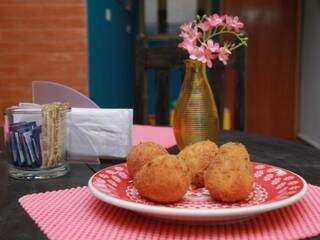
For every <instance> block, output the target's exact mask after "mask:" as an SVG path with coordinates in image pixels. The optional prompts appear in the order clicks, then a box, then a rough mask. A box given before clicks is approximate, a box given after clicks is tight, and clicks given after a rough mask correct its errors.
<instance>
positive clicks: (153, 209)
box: [88, 162, 308, 217]
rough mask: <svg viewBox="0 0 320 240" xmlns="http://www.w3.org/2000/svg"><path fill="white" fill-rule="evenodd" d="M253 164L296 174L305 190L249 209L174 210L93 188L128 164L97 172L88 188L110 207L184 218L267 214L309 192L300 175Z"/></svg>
mask: <svg viewBox="0 0 320 240" xmlns="http://www.w3.org/2000/svg"><path fill="white" fill-rule="evenodd" d="M252 163H257V164H263V165H268V166H272V167H275V168H278V169H280V170H285V171H287V172H290V173H291V174H294V175H295V176H297V177H298V178H299V179H300V180H301V181H302V183H303V188H302V189H301V190H300V192H298V193H296V194H295V195H293V196H290V197H289V198H286V199H281V200H277V201H275V202H271V203H263V204H260V205H253V206H248V207H237V208H221V209H208V208H206V209H199V208H172V207H166V206H158V205H147V204H143V203H137V202H131V201H128V200H124V199H119V198H116V197H113V196H110V195H108V194H106V193H102V192H100V191H99V190H97V189H96V188H95V187H94V186H93V184H92V179H93V177H94V176H96V175H97V174H98V173H99V172H101V171H104V170H105V169H106V168H109V167H115V166H119V165H124V164H126V163H120V164H116V165H112V166H109V167H106V168H103V169H101V170H99V171H98V172H96V173H95V174H93V175H92V176H91V177H90V179H89V181H88V188H89V191H90V192H91V193H92V194H93V195H94V196H95V197H96V198H98V199H100V200H101V201H103V202H106V203H108V204H110V205H113V206H117V207H120V208H124V209H128V210H131V211H135V212H140V213H141V212H142V213H147V214H152V215H155V214H157V215H166V216H184V217H224V216H241V215H253V214H258V213H262V212H267V211H271V210H275V209H279V208H282V207H286V206H289V205H291V204H293V203H295V202H296V201H298V200H300V199H301V198H302V197H303V196H304V195H305V193H306V192H307V190H308V184H307V182H306V181H305V180H304V178H302V177H301V176H300V175H298V174H296V173H294V172H292V171H290V170H287V169H284V168H280V167H277V166H273V165H270V164H266V163H258V162H252Z"/></svg>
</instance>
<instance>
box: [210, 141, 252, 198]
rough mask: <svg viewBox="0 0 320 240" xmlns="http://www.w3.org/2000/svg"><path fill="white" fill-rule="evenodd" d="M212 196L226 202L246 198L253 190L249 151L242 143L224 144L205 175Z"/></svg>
mask: <svg viewBox="0 0 320 240" xmlns="http://www.w3.org/2000/svg"><path fill="white" fill-rule="evenodd" d="M204 181H205V186H206V187H207V189H208V191H209V193H210V195H211V197H212V198H214V199H216V200H220V201H224V202H235V201H240V200H244V199H245V198H246V197H247V196H248V195H249V193H250V192H251V191H252V190H253V181H254V178H253V173H252V167H251V162H250V157H249V153H248V152H247V150H246V148H245V146H243V145H242V144H241V143H233V142H230V143H226V144H224V145H222V146H221V147H220V149H219V151H218V154H217V156H216V158H215V160H214V161H212V162H211V163H210V165H209V167H208V169H207V171H206V173H205V175H204Z"/></svg>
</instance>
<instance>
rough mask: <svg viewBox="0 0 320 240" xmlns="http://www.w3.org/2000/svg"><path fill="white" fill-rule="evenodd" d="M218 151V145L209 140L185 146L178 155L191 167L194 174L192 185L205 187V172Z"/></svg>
mask: <svg viewBox="0 0 320 240" xmlns="http://www.w3.org/2000/svg"><path fill="white" fill-rule="evenodd" d="M217 152H218V146H217V145H216V144H215V143H214V142H211V141H209V140H207V141H201V142H197V143H194V144H192V145H189V146H187V147H185V148H184V149H183V150H182V151H181V152H180V153H179V155H178V157H179V159H182V160H183V161H185V163H186V164H187V166H188V168H189V169H190V172H191V176H192V185H193V186H194V187H197V188H199V187H203V186H204V181H203V174H204V171H205V170H206V169H207V168H208V166H209V164H210V162H211V161H213V159H214V158H215V156H216V154H217Z"/></svg>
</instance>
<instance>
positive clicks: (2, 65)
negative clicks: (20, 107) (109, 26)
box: [0, 0, 87, 122]
mask: <svg viewBox="0 0 320 240" xmlns="http://www.w3.org/2000/svg"><path fill="white" fill-rule="evenodd" d="M85 20H86V17H85V4H84V1H83V0H50V1H45V0H1V1H0V111H3V110H4V109H5V108H6V107H8V106H11V105H15V104H17V103H18V102H20V101H24V102H29V101H31V82H32V81H33V80H48V81H55V82H59V83H62V84H65V85H68V86H71V87H73V88H75V89H77V90H79V91H81V92H82V93H84V94H87V63H86V61H87V60H86V54H87V53H86V28H85ZM1 121H2V117H1V120H0V122H1Z"/></svg>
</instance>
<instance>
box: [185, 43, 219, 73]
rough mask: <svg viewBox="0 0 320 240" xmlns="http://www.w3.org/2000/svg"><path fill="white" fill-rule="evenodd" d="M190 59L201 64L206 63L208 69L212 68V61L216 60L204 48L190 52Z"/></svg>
mask: <svg viewBox="0 0 320 240" xmlns="http://www.w3.org/2000/svg"><path fill="white" fill-rule="evenodd" d="M190 58H191V59H193V60H198V61H200V62H202V63H206V64H207V66H208V67H209V68H211V67H212V60H214V59H215V58H216V56H215V55H214V54H213V53H212V52H211V51H210V50H209V49H208V48H206V47H205V46H201V47H197V46H196V47H194V48H193V50H192V51H191V54H190Z"/></svg>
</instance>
